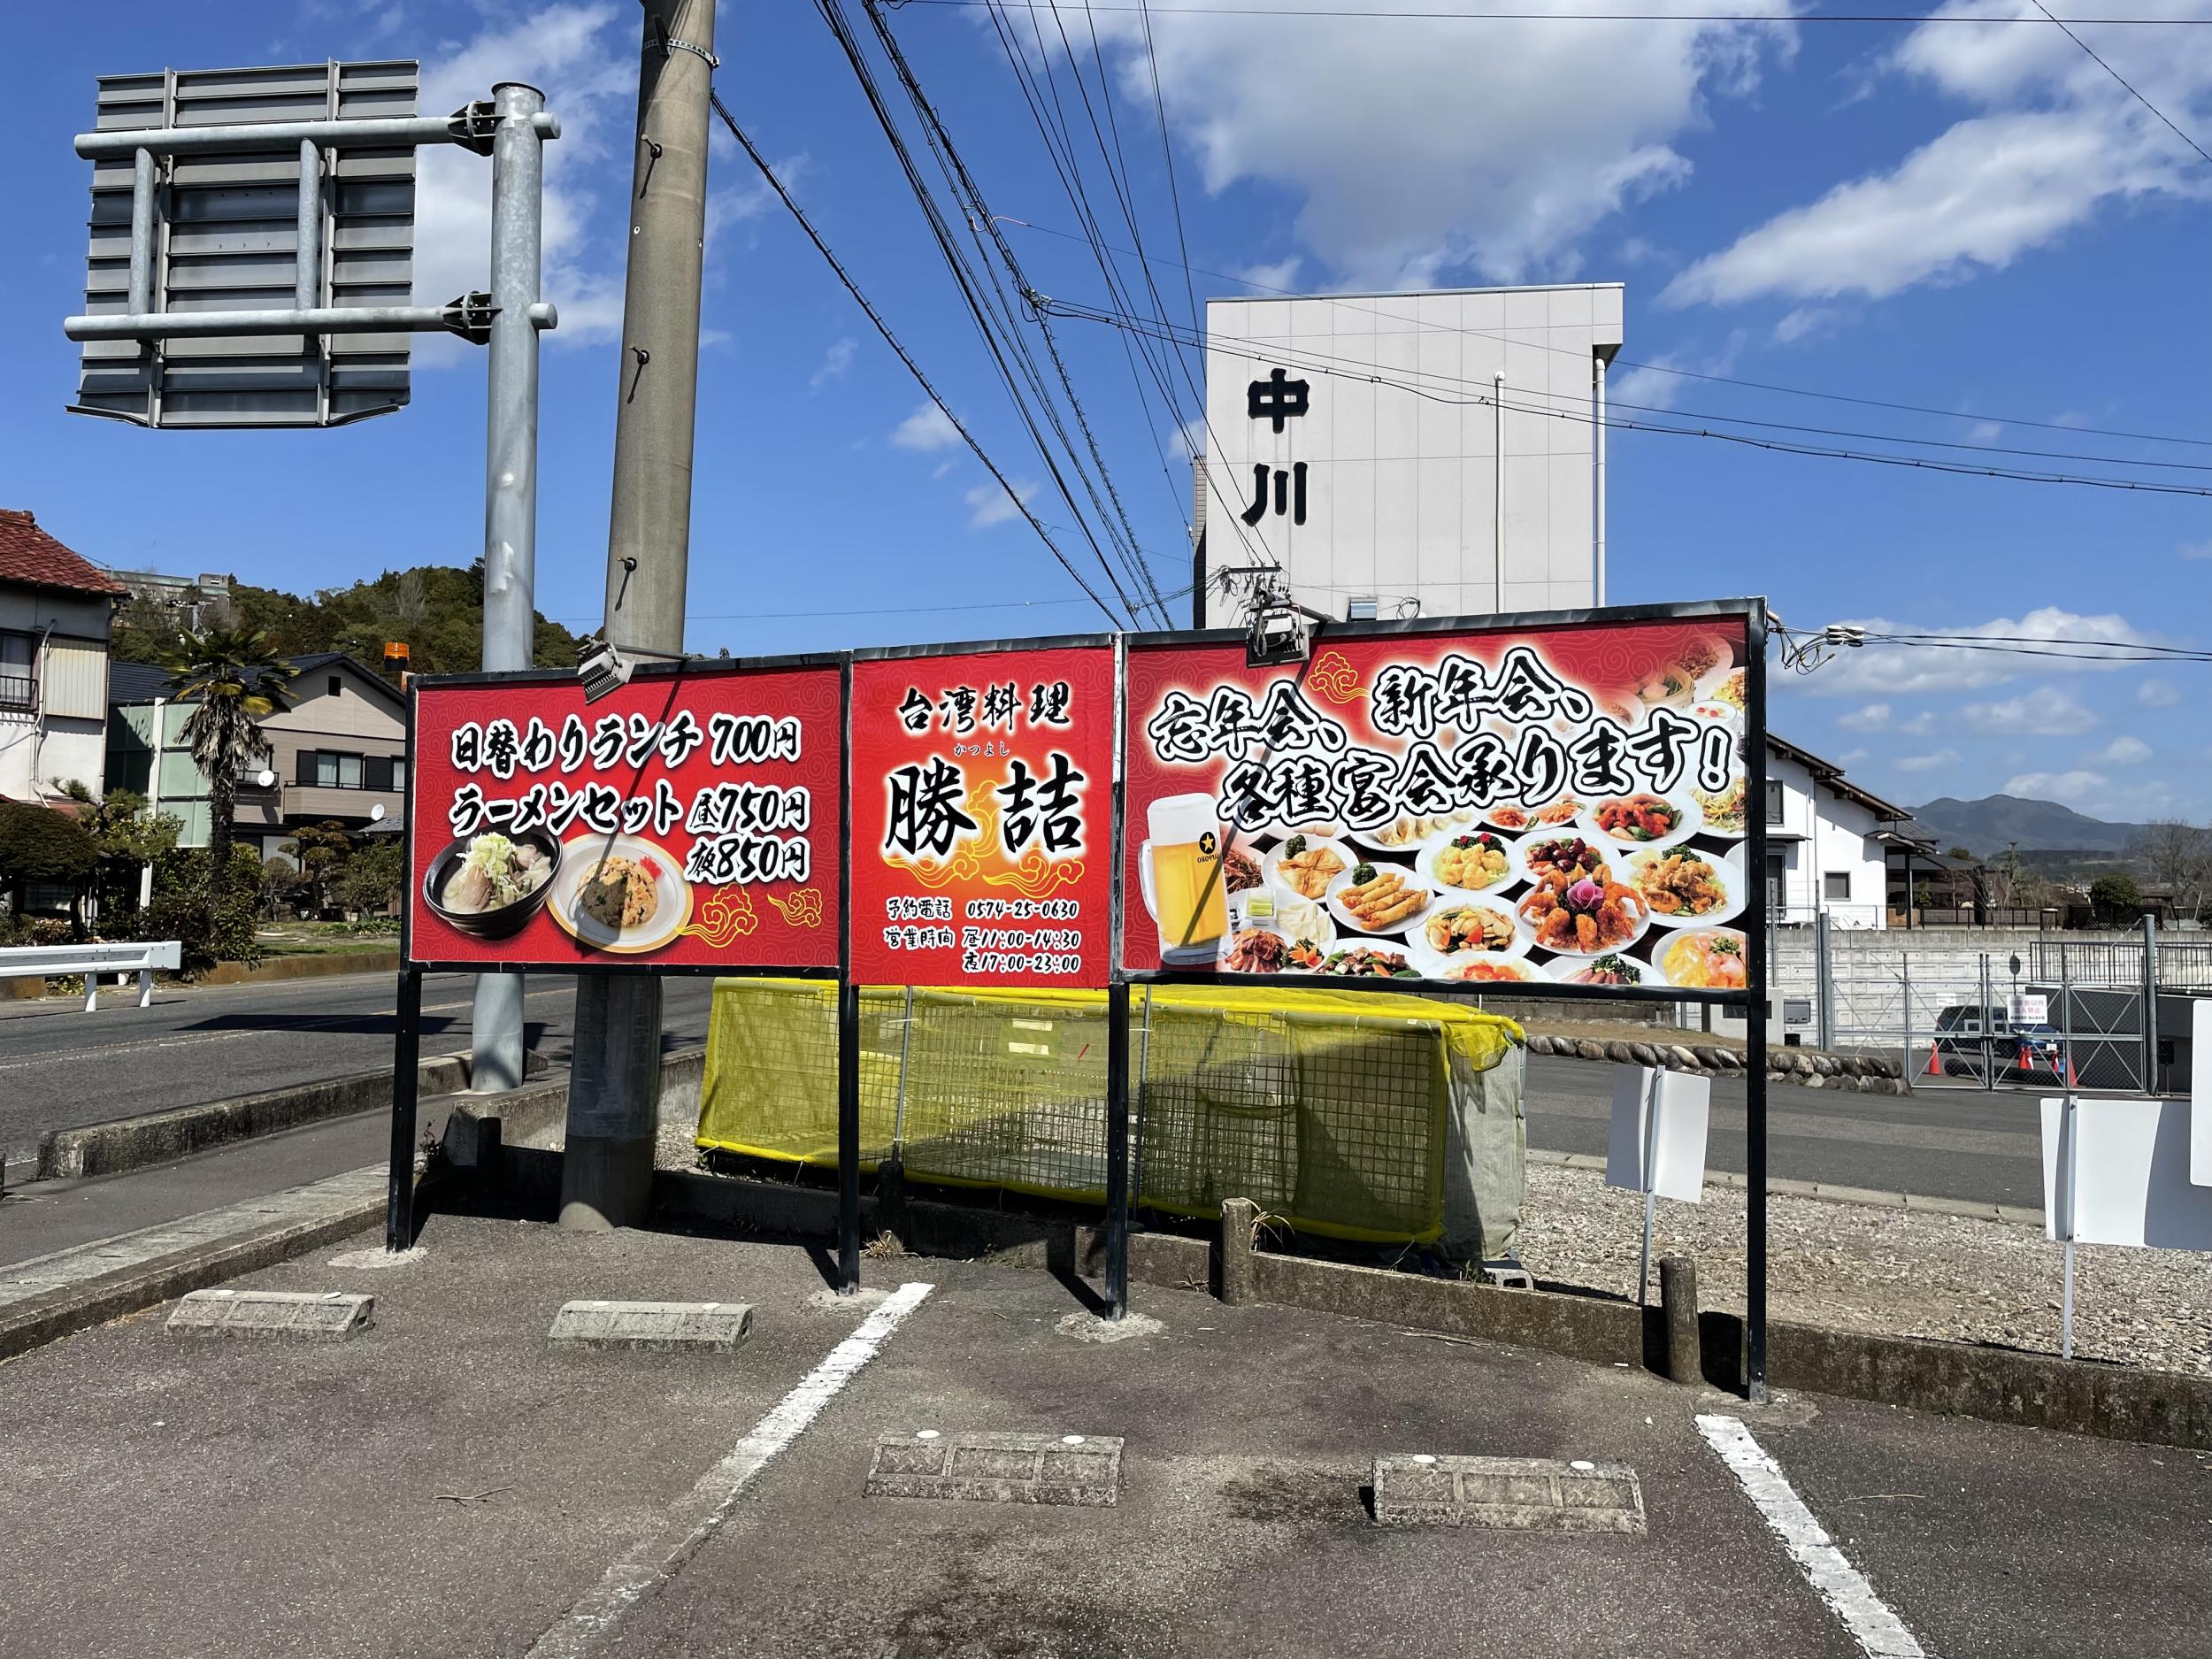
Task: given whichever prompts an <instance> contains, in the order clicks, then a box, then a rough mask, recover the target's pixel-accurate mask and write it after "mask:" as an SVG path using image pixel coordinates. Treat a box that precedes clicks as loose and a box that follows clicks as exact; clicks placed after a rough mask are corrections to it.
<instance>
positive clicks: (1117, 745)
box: [406, 602, 1764, 1002]
mask: <svg viewBox="0 0 2212 1659" xmlns="http://www.w3.org/2000/svg"><path fill="white" fill-rule="evenodd" d="M1763 634H1764V625H1763V611H1762V610H1761V608H1760V607H1759V605H1758V604H1757V603H1756V602H1726V603H1714V604H1708V605H1694V606H1674V607H1666V608H1663V609H1655V610H1625V611H1594V612H1585V613H1579V614H1577V615H1573V616H1563V617H1531V618H1465V619H1458V620H1454V621H1448V622H1445V621H1440V622H1420V623H1415V624H1379V625H1347V626H1341V627H1340V626H1325V627H1324V628H1322V629H1321V630H1320V631H1319V633H1318V635H1317V638H1316V640H1315V641H1314V642H1313V645H1312V649H1311V650H1310V654H1309V655H1308V656H1306V657H1304V658H1302V659H1301V660H1298V661H1294V662H1288V663H1283V664H1274V665H1268V666H1255V665H1253V664H1252V663H1251V662H1250V660H1249V658H1248V652H1247V648H1246V644H1245V641H1244V640H1243V637H1242V636H1241V635H1239V634H1154V635H1132V636H1124V637H1122V638H1120V639H1116V638H1114V637H1112V636H1095V637H1091V638H1085V639H1075V640H1051V641H1018V642H1012V643H1007V644H1002V645H993V646H980V647H954V648H933V649H914V650H901V651H895V652H864V653H855V654H853V656H852V657H849V658H845V657H818V658H809V659H787V660H781V661H774V662H761V663H738V664H726V663H706V662H701V663H697V664H686V665H683V666H681V667H679V668H673V669H671V670H668V671H665V672H641V673H639V674H638V675H637V676H636V677H635V678H634V679H633V680H631V682H630V683H629V684H628V685H627V686H626V687H623V688H622V689H621V690H619V691H618V692H616V693H615V694H613V695H611V696H610V697H608V698H606V699H604V700H603V701H601V702H598V703H591V704H589V705H587V704H586V703H585V702H584V698H583V693H582V690H581V688H580V685H579V683H578V682H577V681H576V680H575V679H574V678H573V677H572V676H553V675H546V674H542V673H528V674H518V675H476V676H460V677H455V678H451V679H447V680H423V681H420V682H419V683H418V685H417V687H416V692H415V717H414V721H415V724H414V737H415V755H416V759H415V764H414V767H413V770H412V772H411V779H412V782H413V786H414V787H413V788H412V790H411V803H410V813H411V845H410V861H409V868H410V871H411V885H410V891H409V903H408V918H407V925H406V932H407V937H406V952H407V957H408V960H409V961H411V962H412V963H416V964H420V965H424V966H439V967H462V966H469V967H475V966H486V965H491V964H499V965H503V966H506V967H527V966H539V967H547V968H556V969H562V970H568V971H573V970H576V969H579V968H585V969H589V968H594V967H625V966H626V967H631V968H638V969H657V970H667V971H679V972H761V971H770V970H773V971H780V972H816V973H826V972H840V971H841V972H843V973H844V974H845V975H846V976H848V977H849V978H850V979H853V980H856V981H857V982H861V983H870V984H908V985H923V986H963V985H1013V984H1034V985H1046V986H1063V987H1090V988H1095V987H1102V986H1104V985H1106V984H1108V983H1109V982H1110V981H1111V980H1113V979H1116V978H1119V979H1125V980H1131V979H1182V978H1187V977H1192V976H1196V977H1202V978H1203V977H1213V976H1235V977H1239V978H1252V977H1265V976H1282V975H1297V976H1314V977H1317V978H1320V979H1346V980H1354V981H1359V982H1362V983H1363V984H1367V985H1370V986H1374V985H1379V984H1385V983H1386V984H1389V985H1393V986H1398V987H1414V986H1458V987H1480V988H1482V989H1484V990H1486V991H1497V992H1502V993H1507V994H1532V993H1535V992H1538V991H1541V992H1542V993H1544V994H1546V995H1563V996H1578V995H1618V994H1624V993H1625V994H1632V995H1636V994H1640V995H1665V996H1668V997H1671V998H1680V999H1685V1000H1711V1001H1732V1002H1743V1001H1747V1000H1748V999H1749V996H1750V995H1751V993H1752V992H1753V991H1754V990H1755V988H1756V987H1755V977H1756V976H1755V964H1756V962H1757V960H1758V955H1759V953H1758V952H1757V951H1756V949H1755V946H1754V939H1753V931H1754V930H1753V928H1752V926H1750V925H1749V919H1748V918H1755V917H1756V916H1757V914H1758V906H1757V903H1756V902H1755V901H1756V898H1757V891H1756V889H1757V886H1758V884H1757V882H1756V881H1755V875H1756V872H1755V871H1754V870H1752V869H1751V868H1750V867H1749V864H1748V862H1747V859H1748V849H1749V846H1750V842H1751V840H1752V838H1753V833H1754V826H1753V816H1754V810H1755V804H1756V803H1755V800H1754V789H1753V785H1754V782H1755V779H1756V777H1757V776H1758V775H1759V773H1760V771H1761V768H1760V767H1759V764H1758V751H1759V746H1760V745H1762V744H1763V731H1764V726H1763V710H1762V708H1761V707H1760V703H1761V700H1762V698H1763V674H1762V673H1761V672H1759V667H1760V664H1758V663H1757V661H1756V660H1755V657H1756V653H1757V651H1758V650H1759V649H1761V646H1762V644H1763ZM1117 864H1118V870H1117ZM1117 876H1118V878H1119V879H1118V880H1117V879H1116V878H1117ZM841 920H842V921H843V922H844V923H845V924H846V926H847V927H849V943H847V944H846V945H845V946H844V948H843V949H841V946H840V941H841V926H840V924H841ZM1117 950H1118V955H1117Z"/></svg>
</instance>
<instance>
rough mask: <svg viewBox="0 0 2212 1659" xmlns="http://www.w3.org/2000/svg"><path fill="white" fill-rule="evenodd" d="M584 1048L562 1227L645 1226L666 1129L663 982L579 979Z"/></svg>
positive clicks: (572, 1102) (571, 1091)
mask: <svg viewBox="0 0 2212 1659" xmlns="http://www.w3.org/2000/svg"><path fill="white" fill-rule="evenodd" d="M576 1029H577V1031H578V1032H579V1033H582V1032H585V1031H591V1032H593V1033H595V1039H596V1040H595V1041H594V1042H592V1043H591V1044H590V1045H589V1046H586V1045H585V1044H583V1043H579V1044H578V1045H577V1048H576V1057H575V1059H574V1060H573V1062H572V1063H571V1065H570V1068H569V1086H568V1139H567V1143H566V1150H565V1152H564V1153H563V1154H562V1156H561V1225H563V1226H564V1227H569V1228H572V1229H574V1230H576V1231H578V1232H583V1233H603V1232H605V1231H606V1230H607V1229H608V1228H610V1227H635V1226H641V1225H644V1222H645V1219H646V1217H647V1216H648V1215H649V1213H650V1211H651V1209H652V1197H653V1143H654V1139H655V1136H656V1133H657V1130H658V1128H659V1125H660V1071H661V1065H660V1061H661V1052H660V1051H661V1042H660V1037H661V984H660V981H659V980H658V979H653V978H651V977H650V976H649V975H645V974H636V975H631V974H624V975H622V976H620V977H616V976H613V975H610V974H588V975H586V976H584V977H583V978H581V979H578V980H577V982H576Z"/></svg>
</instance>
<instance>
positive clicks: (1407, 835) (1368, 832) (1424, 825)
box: [1348, 807, 1481, 856]
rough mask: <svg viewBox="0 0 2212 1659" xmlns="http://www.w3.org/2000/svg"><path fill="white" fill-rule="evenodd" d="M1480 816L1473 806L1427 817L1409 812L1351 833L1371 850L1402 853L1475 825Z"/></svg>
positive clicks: (1351, 837) (1353, 837) (1352, 837)
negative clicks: (1449, 832) (1406, 814)
mask: <svg viewBox="0 0 2212 1659" xmlns="http://www.w3.org/2000/svg"><path fill="white" fill-rule="evenodd" d="M1480 816H1481V815H1480V814H1479V813H1478V812H1477V811H1476V810H1474V809H1473V808H1472V807H1469V808H1467V809H1465V810H1462V811H1457V812H1436V813H1431V814H1429V815H1427V816H1425V817H1414V816H1411V815H1408V816H1405V817H1402V818H1387V819H1385V820H1384V821H1383V822H1382V823H1380V824H1378V825H1376V826H1374V827H1373V828H1372V829H1356V830H1352V831H1349V832H1348V834H1349V837H1350V839H1351V840H1353V841H1357V842H1358V843H1359V844H1360V845H1361V846H1363V847H1364V848H1367V849H1369V850H1371V851H1373V852H1379V853H1390V854H1393V855H1397V856H1403V855H1404V854H1407V853H1410V852H1412V851H1414V850H1415V849H1417V848H1418V847H1419V846H1420V845H1421V844H1422V843H1423V842H1424V841H1428V840H1430V839H1431V838H1432V837H1433V836H1436V835H1440V834H1443V833H1446V832H1448V831H1455V830H1463V829H1471V828H1473V827H1474V825H1475V822H1476V820H1477V818H1479V817H1480Z"/></svg>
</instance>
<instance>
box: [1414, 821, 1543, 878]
mask: <svg viewBox="0 0 2212 1659" xmlns="http://www.w3.org/2000/svg"><path fill="white" fill-rule="evenodd" d="M1413 867H1414V869H1415V870H1416V871H1417V872H1418V873H1420V874H1422V875H1425V876H1426V877H1427V878H1428V879H1430V880H1432V881H1433V882H1435V883H1436V885H1437V886H1438V887H1448V888H1451V889H1452V890H1453V891H1455V892H1459V893H1501V892H1503V891H1504V890H1505V889H1506V888H1507V887H1511V886H1512V885H1513V884H1514V883H1515V882H1517V881H1525V880H1527V879H1528V869H1527V866H1526V865H1525V864H1522V862H1521V848H1520V842H1519V841H1517V840H1515V839H1514V838H1513V837H1512V836H1510V835H1502V834H1500V833H1498V832H1497V831H1496V830H1490V829H1483V828H1481V827H1480V826H1474V825H1469V826H1462V827H1458V828H1455V829H1448V830H1440V831H1439V832H1438V833H1435V834H1434V835H1432V836H1430V837H1429V839H1428V840H1427V841H1425V842H1424V843H1423V844H1422V847H1421V851H1420V853H1419V855H1418V856H1417V857H1416V858H1415V859H1414V861H1413Z"/></svg>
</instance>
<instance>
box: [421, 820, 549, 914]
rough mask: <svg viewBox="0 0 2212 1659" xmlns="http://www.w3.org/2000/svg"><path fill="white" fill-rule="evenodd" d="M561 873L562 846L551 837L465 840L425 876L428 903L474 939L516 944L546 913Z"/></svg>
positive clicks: (535, 833)
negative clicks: (525, 929) (518, 936)
mask: <svg viewBox="0 0 2212 1659" xmlns="http://www.w3.org/2000/svg"><path fill="white" fill-rule="evenodd" d="M560 867H561V843H560V842H559V841H557V840H556V839H555V838H554V837H553V835H552V833H551V832H549V831H547V830H524V831H523V832H522V833H520V834H518V835H512V836H509V835H502V834H500V833H497V832H495V831H487V832H486V833H483V834H481V835H465V836H463V837H461V838H460V839H459V840H458V841H454V842H452V843H451V844H450V845H449V846H448V847H446V849H444V850H443V851H442V852H441V853H439V855H438V856H436V857H435V858H433V859H432V860H431V861H430V867H429V869H427V870H426V871H424V872H423V877H422V896H423V902H425V903H426V904H427V905H428V906H429V907H430V913H431V914H432V915H433V916H434V917H436V918H438V919H439V920H440V921H442V922H443V923H444V924H445V925H446V926H449V927H450V928H453V929H455V930H456V931H457V932H459V933H466V934H468V935H469V936H470V937H471V938H472V939H511V938H512V937H513V936H514V935H515V934H517V933H520V932H521V931H522V929H523V927H524V926H525V925H526V924H527V923H528V921H529V920H530V918H532V917H533V916H535V915H536V914H537V913H538V912H539V910H542V909H543V908H544V906H545V901H546V896H547V895H549V893H551V892H552V890H553V879H554V877H555V876H556V875H557V873H558V872H559V871H560Z"/></svg>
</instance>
